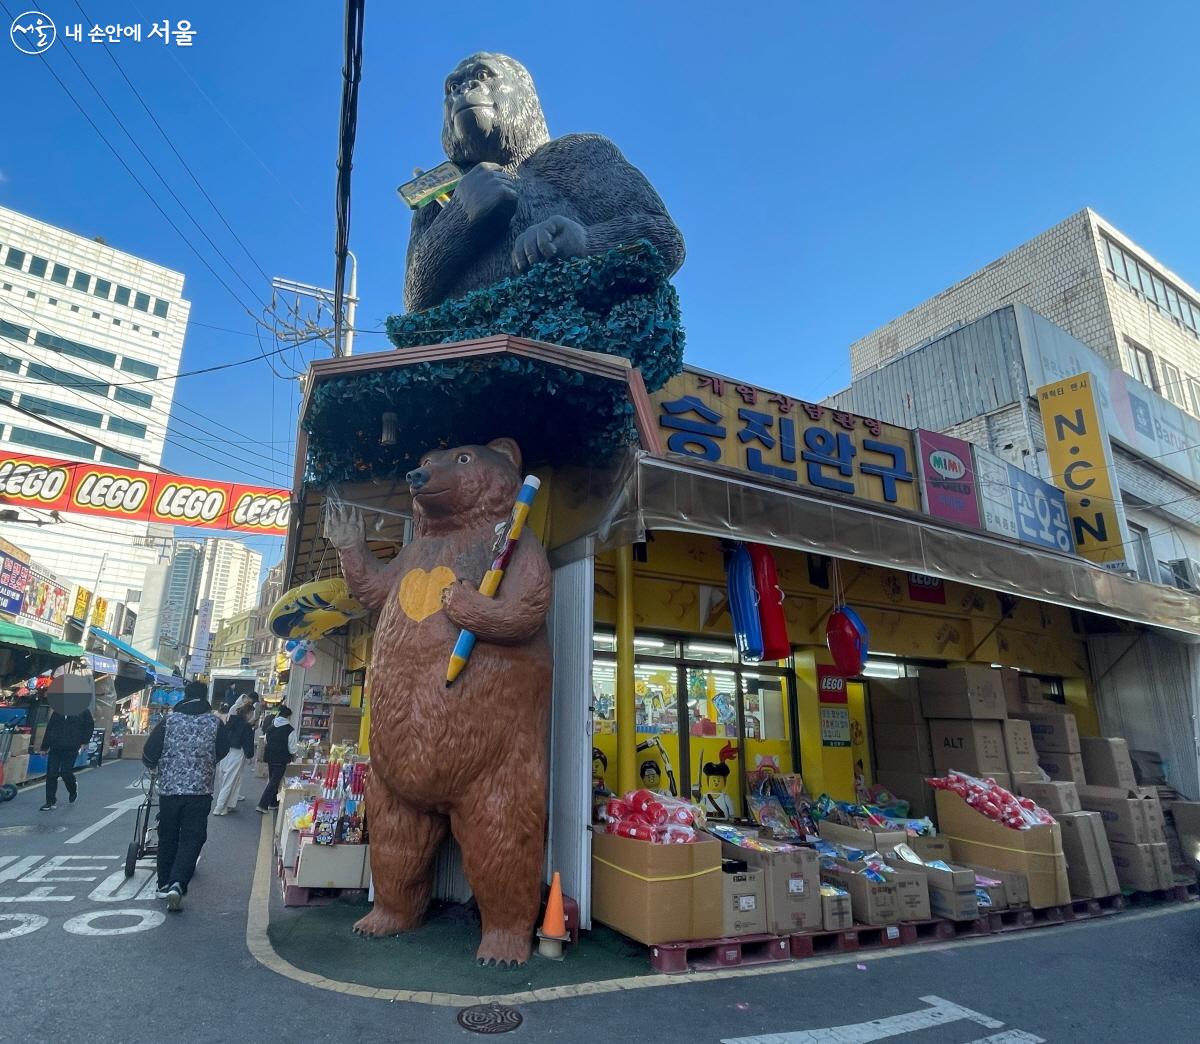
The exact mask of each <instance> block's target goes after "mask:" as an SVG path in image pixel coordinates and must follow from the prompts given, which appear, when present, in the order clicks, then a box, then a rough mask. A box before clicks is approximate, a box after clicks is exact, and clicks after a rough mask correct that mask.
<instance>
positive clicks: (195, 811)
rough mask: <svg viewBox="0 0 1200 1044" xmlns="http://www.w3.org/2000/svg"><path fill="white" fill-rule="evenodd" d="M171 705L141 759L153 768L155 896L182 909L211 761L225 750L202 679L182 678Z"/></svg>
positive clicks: (203, 823)
mask: <svg viewBox="0 0 1200 1044" xmlns="http://www.w3.org/2000/svg"><path fill="white" fill-rule="evenodd" d="M183 696H184V698H183V702H182V703H179V704H177V705H176V706H175V709H174V710H173V711H172V712H171V713H170V714H168V715H167V716H166V717H165V718H163V720H162V721H160V722H159V723H158V724H157V725H156V726H155V727H154V731H153V732H151V733H150V736H149V738H147V740H146V746H145V748H144V750H143V751H142V762H143V764H145V766H146V767H147V768H148V769H150V770H151V771H152V772H153V771H154V770H156V769H157V770H158V897H159V898H160V899H166V901H167V909H168V910H171V911H172V912H178V911H179V910H180V909H182V907H183V897H184V896H185V895H186V894H187V889H188V882H189V881H191V879H192V875H193V874H194V873H195V872H196V860H197V859H199V858H200V849H201V848H203V847H204V842H205V841H206V840H207V839H208V813H209V810H210V809H211V808H212V794H213V779H214V776H215V774H216V767H217V763H218V762H219V761H220V760H221V759H222V758H224V757H225V755H226V754H228V753H229V737H228V736H227V735H226V731H225V726H224V725H223V724H222V723H221V720H220V718H218V717H217V716H216V715H215V714H214V713H213V711H212V707H211V706H209V703H208V689H207V687H206V686H205V684H204V683H203V682H195V681H193V682H188V683H187V686H186V687H185V688H184V690H183Z"/></svg>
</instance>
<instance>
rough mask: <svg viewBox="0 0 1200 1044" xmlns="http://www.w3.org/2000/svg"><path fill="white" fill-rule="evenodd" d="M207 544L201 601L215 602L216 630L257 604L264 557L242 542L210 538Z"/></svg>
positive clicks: (214, 627) (213, 623) (213, 619)
mask: <svg viewBox="0 0 1200 1044" xmlns="http://www.w3.org/2000/svg"><path fill="white" fill-rule="evenodd" d="M204 543H205V547H204V572H203V575H202V576H201V580H200V598H202V599H204V598H211V599H212V603H213V615H212V629H213V630H214V631H216V630H218V629H219V628H220V625H221V624H222V623H224V622H225V621H226V620H228V619H229V618H230V617H231V616H233V615H235V614H236V613H240V612H241V611H242V610H244V609H249V608H250V607H251V606H253V605H254V604H255V603H256V601H257V599H258V577H259V573H260V571H261V570H262V555H260V554H259V553H258V552H257V551H254V550H252V549H251V548H250V547H248V546H247V545H246V544H243V543H242V542H241V541H240V540H228V539H222V538H210V539H209V540H206V541H205V542H204Z"/></svg>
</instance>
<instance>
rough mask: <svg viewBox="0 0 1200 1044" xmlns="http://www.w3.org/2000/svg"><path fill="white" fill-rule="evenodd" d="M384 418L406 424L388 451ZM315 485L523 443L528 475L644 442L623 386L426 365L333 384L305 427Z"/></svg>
mask: <svg viewBox="0 0 1200 1044" xmlns="http://www.w3.org/2000/svg"><path fill="white" fill-rule="evenodd" d="M384 413H395V414H396V415H397V419H398V423H397V438H396V444H395V445H393V446H382V445H380V435H381V431H382V418H383V414H384ZM304 427H305V431H307V433H308V436H309V443H308V464H307V471H306V475H305V481H306V483H308V484H310V485H316V486H325V485H328V484H329V483H335V482H355V481H363V480H366V479H378V480H388V479H395V478H403V476H404V474H405V473H406V472H408V471H410V470H411V469H412V468H414V467H415V466H416V464H417V462H418V460H419V459H420V456H421V454H422V453H423V452H425V451H426V450H428V449H437V448H444V447H448V446H461V445H470V444H475V443H485V442H490V441H491V440H492V439H495V438H500V437H502V436H508V437H511V438H514V439H516V440H517V442H518V443H519V444H520V446H521V450H522V452H523V454H524V455H525V463H526V466H527V467H534V466H537V465H540V464H551V465H557V464H589V463H591V464H598V463H602V462H604V461H606V460H608V459H609V458H610V457H611V456H612V455H613V454H614V453H615V452H616V451H617V450H619V449H622V448H624V447H626V446H628V445H631V444H632V443H633V442H635V441H636V430H635V428H634V426H633V406H632V404H631V403H630V402H629V396H628V390H627V388H626V385H625V383H624V382H623V381H613V380H606V379H604V378H600V377H594V376H590V375H586V374H582V373H577V372H575V371H573V370H566V369H564V368H562V367H559V366H552V365H549V364H547V363H542V362H536V361H533V360H528V359H521V358H517V357H515V356H507V355H505V356H488V357H483V358H474V359H463V360H455V361H453V362H438V363H418V364H416V365H413V366H405V367H401V368H398V369H392V370H383V371H376V372H375V373H366V374H362V375H359V376H347V377H338V378H334V379H332V380H329V381H326V382H324V383H323V384H321V385H320V386H318V387H317V388H316V389H315V390H314V392H313V398H312V404H311V408H310V409H309V411H308V415H307V418H306V420H305V424H304Z"/></svg>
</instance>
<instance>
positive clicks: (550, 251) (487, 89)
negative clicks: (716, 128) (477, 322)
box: [404, 53, 684, 312]
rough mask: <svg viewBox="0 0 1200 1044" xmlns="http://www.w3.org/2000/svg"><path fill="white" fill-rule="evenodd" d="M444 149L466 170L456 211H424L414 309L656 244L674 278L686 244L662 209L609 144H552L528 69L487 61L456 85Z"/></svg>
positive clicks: (463, 70)
mask: <svg viewBox="0 0 1200 1044" xmlns="http://www.w3.org/2000/svg"><path fill="white" fill-rule="evenodd" d="M444 109H445V122H444V124H443V127H442V145H443V147H444V148H445V150H446V156H447V157H448V158H449V159H450V160H451V161H452V162H453V163H454V164H455V165H456V166H458V167H459V169H460V170H462V171H463V172H464V175H463V179H462V181H460V182H459V184H458V187H457V188H456V189H455V190H454V195H453V197H452V198H451V199H450V201H449V203H448V204H447V205H446V206H445V207H439V206H435V205H430V206H427V207H423V208H421V209H419V210H417V211H416V212H415V214H414V215H413V221H412V233H411V235H410V237H409V244H408V265H407V274H406V277H405V285H404V304H405V308H406V309H407V310H408V311H410V312H419V311H422V310H424V309H426V308H432V307H434V306H435V305H438V304H441V303H442V302H443V301H445V300H448V299H450V298H455V297H459V296H461V295H462V294H465V293H466V292H467V291H469V290H475V289H478V288H479V287H484V286H489V285H490V284H492V283H495V282H498V281H499V280H501V279H504V278H506V277H508V276H511V275H515V274H518V273H521V272H524V271H526V270H527V269H528V268H530V266H532V265H535V264H537V263H538V262H539V261H544V260H549V259H551V258H567V257H578V256H580V255H585V254H598V253H603V252H604V251H606V250H610V249H612V248H614V247H618V246H624V245H626V244H629V243H633V242H636V241H637V240H639V239H646V240H649V242H650V243H651V244H653V246H654V247H655V248H656V249H657V250H658V252H659V253H660V254H661V255H662V257H663V259H664V260H665V261H666V263H667V267H668V269H669V270H670V271H671V273H674V272H675V271H676V270H677V269H678V268H679V266H680V265H681V264H683V254H684V250H683V237H682V236H681V235H680V234H679V229H677V228H676V227H675V223H674V222H673V221H672V220H671V216H670V215H669V214H668V213H667V208H666V207H665V206H664V205H663V201H662V200H661V199H659V197H658V193H657V192H655V191H654V189H653V188H652V187H651V185H650V183H649V182H648V181H647V180H646V178H645V177H644V176H643V175H642V173H641V172H640V171H639V170H638V169H637V168H636V167H634V166H632V165H631V164H630V163H629V162H628V161H627V160H626V159H625V157H624V156H622V155H621V153H620V151H619V150H618V149H617V147H616V146H615V145H614V144H613V143H612V142H611V141H609V140H608V139H607V138H603V137H601V136H600V135H598V134H569V135H567V136H566V137H563V138H556V139H554V140H553V141H552V140H551V139H550V133H549V131H548V130H547V129H546V119H545V117H544V116H543V115H542V106H541V103H540V102H539V101H538V96H537V91H536V90H535V89H534V86H533V80H532V78H531V77H530V75H529V73H528V71H527V70H526V69H525V67H524V66H523V65H521V63H520V62H517V61H515V60H514V59H512V58H509V57H507V56H505V55H502V54H488V53H480V54H474V55H471V57H469V58H465V59H464V60H463V61H462V62H460V63H459V65H458V67H457V68H456V69H455V70H454V71H453V72H452V73H450V75H449V76H447V77H446V84H445V101H444Z"/></svg>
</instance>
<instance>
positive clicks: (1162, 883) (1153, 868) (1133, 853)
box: [1109, 841, 1175, 892]
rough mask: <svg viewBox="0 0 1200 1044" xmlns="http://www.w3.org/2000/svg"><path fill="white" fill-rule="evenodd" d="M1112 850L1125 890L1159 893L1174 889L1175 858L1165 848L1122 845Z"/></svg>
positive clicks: (1117, 843)
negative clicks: (1172, 858)
mask: <svg viewBox="0 0 1200 1044" xmlns="http://www.w3.org/2000/svg"><path fill="white" fill-rule="evenodd" d="M1109 848H1110V850H1111V851H1112V858H1113V865H1114V866H1115V867H1116V870H1117V880H1118V881H1120V882H1121V887H1122V888H1132V889H1133V890H1134V891H1135V892H1156V891H1158V890H1159V889H1160V888H1170V887H1171V886H1172V885H1174V883H1175V875H1174V874H1173V873H1172V872H1171V857H1170V856H1169V855H1168V854H1167V846H1166V845H1165V844H1140V845H1126V844H1121V843H1120V842H1119V841H1118V842H1114V843H1112V844H1110V845H1109Z"/></svg>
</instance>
